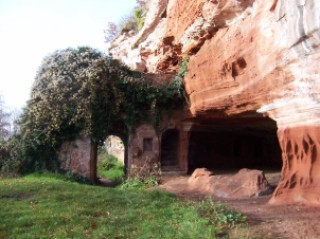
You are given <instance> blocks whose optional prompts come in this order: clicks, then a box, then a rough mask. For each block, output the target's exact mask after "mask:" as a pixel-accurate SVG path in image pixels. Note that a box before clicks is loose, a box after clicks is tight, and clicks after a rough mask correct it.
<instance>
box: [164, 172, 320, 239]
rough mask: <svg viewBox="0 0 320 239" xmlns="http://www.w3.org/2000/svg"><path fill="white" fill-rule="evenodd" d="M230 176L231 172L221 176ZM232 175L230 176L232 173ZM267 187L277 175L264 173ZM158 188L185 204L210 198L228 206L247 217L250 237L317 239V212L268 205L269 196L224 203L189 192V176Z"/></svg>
mask: <svg viewBox="0 0 320 239" xmlns="http://www.w3.org/2000/svg"><path fill="white" fill-rule="evenodd" d="M221 173H224V174H226V173H230V172H221ZM231 173H233V172H231ZM265 175H266V178H267V180H268V181H269V183H270V184H271V185H272V186H273V187H276V185H277V183H278V181H279V179H280V172H266V173H265ZM159 188H161V189H164V190H167V191H170V192H172V193H174V194H176V195H178V196H179V197H180V198H182V199H184V200H202V199H204V198H208V197H211V198H213V200H215V201H219V202H223V203H226V204H228V205H229V206H230V207H231V208H233V209H235V210H237V211H239V212H241V213H243V214H245V215H246V216H247V217H248V223H249V229H250V235H254V236H255V237H254V238H262V239H263V238H265V239H276V238H279V239H298V238H299V239H301V238H308V239H318V238H320V208H319V207H310V206H304V205H300V204H295V205H270V204H268V201H269V199H270V198H271V194H269V195H265V196H259V197H255V198H249V199H223V198H217V197H212V196H211V195H206V194H203V193H202V192H201V191H197V190H190V187H188V176H179V177H170V178H164V179H163V183H162V184H161V185H159Z"/></svg>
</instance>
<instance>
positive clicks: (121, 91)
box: [17, 47, 188, 171]
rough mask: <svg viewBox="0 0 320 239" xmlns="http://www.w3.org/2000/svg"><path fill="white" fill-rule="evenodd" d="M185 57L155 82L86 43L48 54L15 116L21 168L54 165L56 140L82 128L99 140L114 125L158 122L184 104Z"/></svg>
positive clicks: (131, 126)
mask: <svg viewBox="0 0 320 239" xmlns="http://www.w3.org/2000/svg"><path fill="white" fill-rule="evenodd" d="M187 62H188V59H186V60H185V61H183V63H182V64H181V67H180V70H179V72H178V74H177V76H176V78H175V79H174V80H173V81H172V83H170V84H167V85H161V86H158V85H154V84H152V83H151V82H147V81H145V80H142V79H143V78H144V76H143V74H142V73H140V72H136V71H131V70H129V69H128V68H127V67H126V66H124V65H122V64H121V63H120V62H118V61H116V60H112V59H111V58H109V57H107V56H105V55H103V54H102V53H100V52H98V51H97V50H94V49H91V48H88V47H81V48H77V49H73V48H68V49H65V50H59V51H56V52H54V53H53V54H51V55H49V56H47V57H46V58H45V59H44V61H43V63H42V65H41V67H40V68H39V70H38V73H37V75H36V79H35V82H34V85H33V88H32V94H31V99H30V101H29V102H28V105H27V108H26V109H25V110H24V113H23V115H22V118H21V120H20V128H21V133H20V135H19V142H20V143H19V151H17V152H19V154H20V156H19V158H21V159H22V162H23V163H22V167H21V168H22V171H23V170H25V169H28V170H29V171H33V170H43V169H49V170H54V169H56V168H57V167H58V163H57V152H58V149H59V147H60V145H61V143H62V142H64V141H66V140H73V139H75V138H77V137H79V135H80V134H83V133H85V134H87V135H89V136H90V137H91V139H92V140H93V142H96V143H100V142H102V141H104V139H105V137H106V136H107V135H108V133H109V132H110V131H113V132H115V131H117V130H118V129H117V127H119V125H125V127H127V128H129V129H132V130H134V129H135V128H136V127H137V126H138V125H140V124H142V123H150V122H152V123H153V124H154V126H155V127H158V126H159V124H160V121H161V117H160V116H161V114H162V113H163V112H168V111H170V110H176V109H182V108H183V107H184V104H185V100H186V97H185V93H184V87H183V77H184V76H185V74H186V72H187ZM119 130H120V129H119ZM121 130H123V129H121ZM123 134H128V132H124V133H123V132H122V135H123Z"/></svg>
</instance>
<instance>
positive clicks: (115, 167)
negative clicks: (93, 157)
mask: <svg viewBox="0 0 320 239" xmlns="http://www.w3.org/2000/svg"><path fill="white" fill-rule="evenodd" d="M97 172H98V177H100V178H107V179H109V180H110V181H112V182H113V183H114V184H121V183H122V182H123V181H124V165H123V163H122V162H120V161H119V160H118V159H117V158H116V157H115V156H113V155H107V154H106V152H105V151H102V152H99V154H98V163H97Z"/></svg>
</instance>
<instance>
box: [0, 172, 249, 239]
mask: <svg viewBox="0 0 320 239" xmlns="http://www.w3.org/2000/svg"><path fill="white" fill-rule="evenodd" d="M0 203H1V209H0V238H1V239H10V238H12V239H13V238H14V239H19V238H25V239H36V238H99V239H100V238H110V239H111V238H112V239H113V238H119V239H120V238H141V239H142V238H146V239H147V238H148V239H149V238H150V239H151V238H155V239H158V238H170V239H175V238H183V239H187V238H195V239H200V238H210V239H211V238H228V232H229V230H230V228H232V227H234V226H236V225H238V224H239V223H240V222H244V220H245V219H244V217H243V216H242V215H240V214H239V213H236V212H233V211H231V210H229V209H227V208H226V207H225V206H223V205H220V204H215V203H213V202H212V201H210V200H207V201H204V202H183V201H180V200H179V199H178V198H177V197H175V196H174V195H172V194H170V193H167V192H162V191H157V190H130V189H111V188H110V189H109V188H102V187H98V186H89V185H84V184H79V183H76V182H72V181H70V180H67V179H65V178H64V177H63V176H59V175H52V174H42V175H39V174H33V175H29V176H26V177H23V178H18V179H2V180H0ZM243 225H244V226H245V224H243Z"/></svg>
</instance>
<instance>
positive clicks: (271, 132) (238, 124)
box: [188, 117, 282, 173]
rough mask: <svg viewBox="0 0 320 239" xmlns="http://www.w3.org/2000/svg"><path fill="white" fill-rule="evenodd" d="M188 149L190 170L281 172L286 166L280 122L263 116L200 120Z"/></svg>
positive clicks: (192, 133) (191, 133) (191, 134)
mask: <svg viewBox="0 0 320 239" xmlns="http://www.w3.org/2000/svg"><path fill="white" fill-rule="evenodd" d="M188 151H189V154H188V172H189V173H192V172H193V170H194V169H196V168H208V169H211V170H229V171H230V170H238V169H241V168H249V169H260V170H264V171H265V170H273V171H280V170H281V166H282V156H281V148H280V145H279V142H278V138H277V126H276V123H275V122H274V121H273V120H271V119H269V118H263V117H257V118H240V119H230V120H228V119H224V120H221V121H205V122H200V123H197V124H195V125H194V126H193V127H192V129H191V131H190V138H189V150H188Z"/></svg>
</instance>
